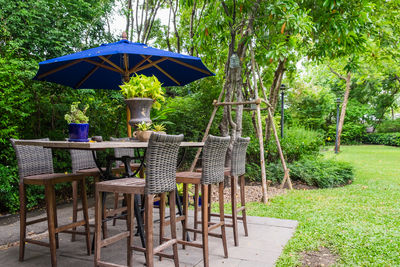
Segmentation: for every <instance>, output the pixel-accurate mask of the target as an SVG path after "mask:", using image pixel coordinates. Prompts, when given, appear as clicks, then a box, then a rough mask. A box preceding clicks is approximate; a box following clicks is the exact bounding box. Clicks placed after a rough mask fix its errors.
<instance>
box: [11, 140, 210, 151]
mask: <svg viewBox="0 0 400 267" xmlns="http://www.w3.org/2000/svg"><path fill="white" fill-rule="evenodd" d="M15 144H16V145H26V146H28V145H29V146H42V147H46V148H60V149H82V150H102V149H107V148H146V147H147V145H148V142H138V141H118V142H114V141H103V142H93V141H92V142H69V141H42V140H16V141H15ZM180 146H181V147H203V146H204V143H203V142H182V143H181V145H180Z"/></svg>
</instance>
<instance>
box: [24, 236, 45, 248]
mask: <svg viewBox="0 0 400 267" xmlns="http://www.w3.org/2000/svg"><path fill="white" fill-rule="evenodd" d="M25 242H27V243H32V244H35V245H39V246H44V247H50V244H49V243H46V242H43V241H39V240H34V239H29V238H26V239H25Z"/></svg>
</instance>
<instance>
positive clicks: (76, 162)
mask: <svg viewBox="0 0 400 267" xmlns="http://www.w3.org/2000/svg"><path fill="white" fill-rule="evenodd" d="M69 153H70V154H71V162H72V173H76V172H77V171H80V170H86V169H92V168H96V162H94V159H93V153H92V151H90V150H79V149H70V150H69Z"/></svg>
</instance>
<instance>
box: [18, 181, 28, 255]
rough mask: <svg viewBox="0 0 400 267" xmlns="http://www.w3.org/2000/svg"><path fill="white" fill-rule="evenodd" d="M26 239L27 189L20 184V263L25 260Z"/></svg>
mask: <svg viewBox="0 0 400 267" xmlns="http://www.w3.org/2000/svg"><path fill="white" fill-rule="evenodd" d="M25 238H26V189H25V185H24V183H23V182H21V183H19V261H23V260H24V255H25Z"/></svg>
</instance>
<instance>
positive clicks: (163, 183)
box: [145, 133, 183, 194]
mask: <svg viewBox="0 0 400 267" xmlns="http://www.w3.org/2000/svg"><path fill="white" fill-rule="evenodd" d="M182 140H183V135H166V134H157V133H152V135H151V136H150V140H149V145H148V146H147V150H146V161H145V162H146V170H145V173H146V188H145V193H146V194H160V193H164V192H171V191H173V190H175V188H176V164H177V162H178V152H179V146H180V143H181V142H182Z"/></svg>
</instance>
